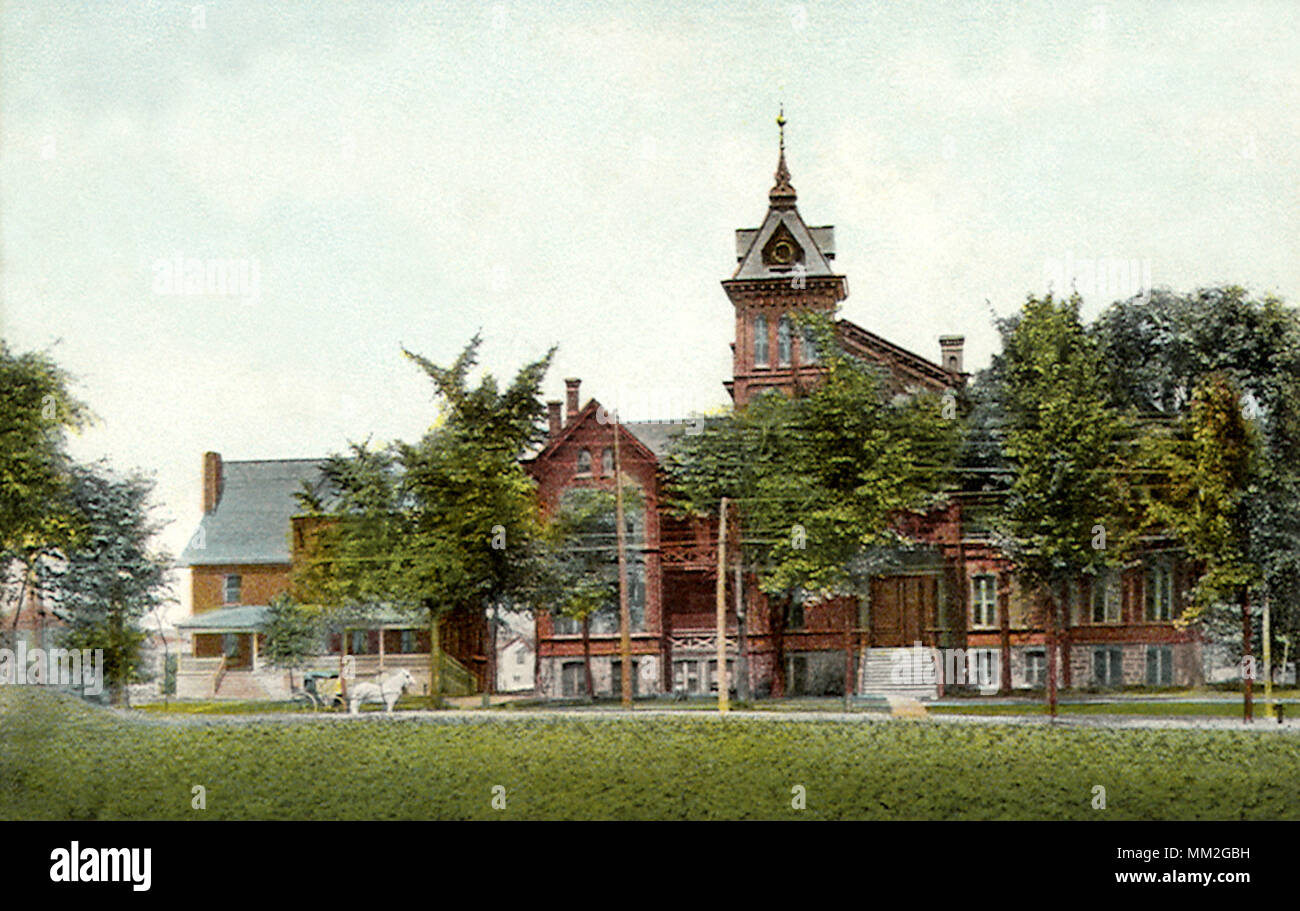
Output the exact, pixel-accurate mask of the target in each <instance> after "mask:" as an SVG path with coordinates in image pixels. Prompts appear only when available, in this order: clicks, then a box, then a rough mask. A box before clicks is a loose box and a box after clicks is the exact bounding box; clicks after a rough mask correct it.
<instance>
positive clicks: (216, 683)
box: [212, 655, 226, 696]
mask: <svg viewBox="0 0 1300 911" xmlns="http://www.w3.org/2000/svg"><path fill="white" fill-rule="evenodd" d="M225 677H226V656H225V655H222V656H221V662H220V663H219V664H218V665H217V670H216V673H214V674H213V675H212V695H213V696H215V695H217V692H218V691H219V690H220V689H221V681H222V680H224V679H225Z"/></svg>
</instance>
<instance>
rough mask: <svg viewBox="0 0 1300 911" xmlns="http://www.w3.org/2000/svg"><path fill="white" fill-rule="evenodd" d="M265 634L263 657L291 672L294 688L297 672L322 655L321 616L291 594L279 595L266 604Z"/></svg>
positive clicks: (275, 665)
mask: <svg viewBox="0 0 1300 911" xmlns="http://www.w3.org/2000/svg"><path fill="white" fill-rule="evenodd" d="M263 633H264V635H265V637H266V640H265V643H264V645H263V651H262V654H263V656H264V657H265V659H266V661H267V663H268V664H270V665H271V666H273V667H282V668H285V669H286V670H288V671H289V686H290V687H291V688H292V686H293V672H294V670H296V669H300V668H304V667H307V666H308V665H310V664H311V663H312V659H313V657H314V656H316V655H317V654H319V653H320V645H321V624H320V617H319V615H318V614H317V613H315V612H314V611H312V610H311V609H310V608H307V607H305V606H304V605H301V604H297V603H296V602H294V600H293V599H292V598H290V597H289V596H288V595H285V594H279V595H276V596H275V597H274V598H272V599H271V603H270V604H268V605H267V612H266V624H265V626H264V627H263Z"/></svg>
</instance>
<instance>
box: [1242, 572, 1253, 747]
mask: <svg viewBox="0 0 1300 911" xmlns="http://www.w3.org/2000/svg"><path fill="white" fill-rule="evenodd" d="M1253 656H1254V653H1253V651H1252V649H1251V644H1250V589H1246V591H1245V592H1244V593H1243V594H1242V598H1241V667H1242V670H1243V671H1246V670H1248V671H1249V672H1250V673H1243V674H1242V675H1241V676H1243V677H1244V678H1246V679H1245V684H1246V687H1245V692H1244V694H1243V696H1244V698H1243V700H1242V712H1243V714H1244V717H1245V720H1246V721H1247V723H1249V722H1251V721H1254V720H1255V704H1254V695H1255V694H1254V690H1253V685H1254V677H1255V662H1254V661H1249V660H1248V659H1250V658H1252V657H1253Z"/></svg>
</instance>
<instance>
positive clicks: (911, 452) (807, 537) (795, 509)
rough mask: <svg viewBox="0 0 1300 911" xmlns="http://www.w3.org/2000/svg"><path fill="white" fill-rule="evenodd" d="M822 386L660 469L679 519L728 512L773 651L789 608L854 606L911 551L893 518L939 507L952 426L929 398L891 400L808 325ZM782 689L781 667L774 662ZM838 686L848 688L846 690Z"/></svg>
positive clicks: (721, 430)
mask: <svg viewBox="0 0 1300 911" xmlns="http://www.w3.org/2000/svg"><path fill="white" fill-rule="evenodd" d="M807 322H808V323H809V325H810V328H811V331H812V332H813V333H814V337H815V338H817V349H818V351H820V352H822V366H823V367H824V375H823V377H822V379H821V381H820V382H818V383H816V384H814V385H813V386H812V388H811V389H809V390H807V391H805V392H802V393H800V394H796V395H795V396H792V397H787V396H785V395H782V394H780V393H769V394H766V395H763V396H760V397H758V398H757V399H755V400H754V401H752V402H750V403H749V405H748V406H747V407H745V408H744V409H740V410H737V411H735V412H733V413H731V414H729V415H726V416H724V417H721V418H718V419H714V420H711V421H709V422H707V423H706V424H705V426H704V427H703V429H702V431H701V432H700V433H698V434H695V435H686V436H683V437H681V438H680V439H679V441H678V442H677V444H676V445H675V447H674V449H673V451H672V452H671V453H670V455H669V457H668V460H667V470H668V474H669V479H670V480H669V495H670V501H671V503H672V504H673V506H674V508H675V509H676V510H677V511H678V512H682V513H689V514H695V515H714V516H716V515H717V509H718V504H719V502H720V500H721V499H722V497H724V496H725V497H728V498H729V499H730V500H731V501H732V502H734V503H735V504H736V506H737V512H738V514H739V517H740V518H739V525H740V528H741V537H740V542H741V545H742V548H743V552H744V560H745V562H746V563H748V564H749V565H752V566H756V567H759V569H758V573H757V576H758V584H759V587H760V589H761V590H762V591H764V592H765V593H766V594H767V595H768V596H769V597H770V598H771V599H772V604H773V611H772V620H773V624H774V633H775V634H776V636H775V638H776V641H777V643H778V645H777V648H778V652H779V651H780V648H781V645H780V643H781V632H782V630H783V628H784V625H785V622H786V615H787V613H788V612H789V611H790V609H791V608H792V606H794V605H795V604H796V603H800V604H801V603H804V602H808V601H814V600H820V599H823V598H828V597H832V596H835V595H858V594H861V593H862V592H863V591H864V590H865V587H866V584H867V580H868V579H869V577H870V576H871V574H872V573H874V572H879V571H880V569H882V568H883V567H884V565H885V564H886V562H887V560H888V557H889V553H890V552H891V550H892V549H893V548H895V547H897V546H899V545H906V544H908V543H910V542H909V541H908V539H907V538H906V536H905V535H903V534H902V533H901V532H900V531H899V527H898V525H897V522H896V520H897V518H898V517H899V515H900V514H901V513H903V512H906V511H911V510H922V509H926V508H929V507H933V506H936V505H939V503H940V502H941V501H942V491H943V490H944V488H945V487H946V485H947V483H948V479H949V472H950V468H951V463H952V459H953V455H954V452H955V447H956V444H957V441H958V438H959V422H958V421H956V420H951V419H948V418H945V416H944V413H943V412H944V408H943V402H942V401H941V400H940V398H939V397H938V396H934V395H931V394H916V395H901V394H898V395H892V396H891V395H890V394H889V390H888V388H887V386H886V383H885V380H884V378H883V377H882V375H881V371H880V368H878V367H877V366H876V365H874V364H870V363H868V362H866V361H863V360H861V359H859V358H857V357H855V356H853V355H851V354H850V353H848V352H847V351H845V350H844V349H843V348H842V347H841V346H840V345H839V343H838V341H837V339H836V337H835V335H834V329H833V327H832V326H831V325H830V323H829V321H827V320H825V319H824V318H823V319H815V318H810V319H808V320H807ZM776 670H777V675H778V678H777V681H778V686H780V687H781V688H782V689H783V688H784V687H783V684H784V681H783V679H782V675H783V671H784V660H783V657H782V656H781V655H780V654H778V655H777V662H776ZM847 682H848V681H846V685H847Z"/></svg>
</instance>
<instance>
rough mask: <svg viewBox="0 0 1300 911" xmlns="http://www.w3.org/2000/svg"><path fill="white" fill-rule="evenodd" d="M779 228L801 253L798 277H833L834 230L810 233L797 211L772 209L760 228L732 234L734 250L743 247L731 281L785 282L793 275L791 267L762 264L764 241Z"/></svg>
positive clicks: (743, 229)
mask: <svg viewBox="0 0 1300 911" xmlns="http://www.w3.org/2000/svg"><path fill="white" fill-rule="evenodd" d="M781 228H784V229H785V230H786V231H788V232H789V233H790V236H791V237H793V238H794V241H795V243H797V244H798V245H799V247H800V248H801V250H802V251H803V262H802V266H803V270H804V271H803V272H802V273H801V274H803V275H807V276H810V277H812V276H832V275H834V274H835V270H834V269H833V268H831V262H830V261H831V260H832V259H834V258H835V229H834V228H832V227H830V226H824V227H819V228H814V229H810V228H809V227H808V226H807V225H805V224H804V222H803V219H802V218H801V217H800V216H799V210H798V209H796V208H794V207H791V208H788V209H778V208H776V207H775V206H774V207H772V208H770V209H768V210H767V217H766V218H764V219H763V224H762V225H761V226H760V227H758V228H742V229H740V230H739V231H737V232H736V248H737V250H738V251H739V250H741V246H742V244H745V245H746V246H745V247H744V250H743V252H740V255H739V264H738V265H737V266H736V271H735V273H734V274H733V275H732V276H731V277H732V278H733V279H755V278H781V279H788V278H789V277H790V276H791V275H793V274H794V268H793V267H792V266H783V265H778V264H776V263H767V262H764V261H763V251H764V250H765V249H766V248H767V244H768V241H769V240H771V239H772V235H773V234H775V233H776V232H777V231H778V230H779V229H781ZM814 231H815V232H816V234H814V233H813V232H814ZM819 241H820V242H819Z"/></svg>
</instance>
